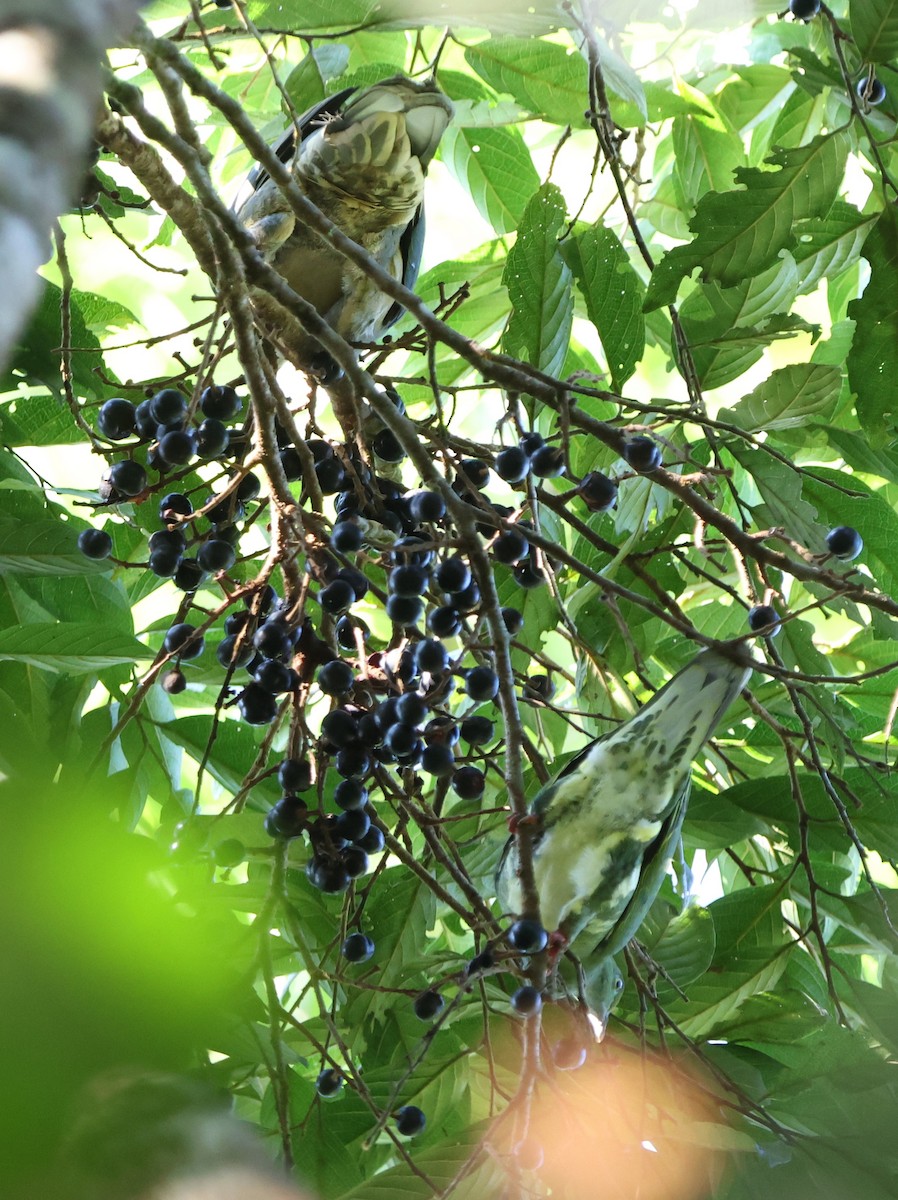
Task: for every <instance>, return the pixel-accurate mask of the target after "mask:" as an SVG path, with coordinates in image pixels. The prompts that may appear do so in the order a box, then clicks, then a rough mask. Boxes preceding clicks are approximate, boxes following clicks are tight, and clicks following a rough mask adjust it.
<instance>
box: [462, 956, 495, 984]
mask: <svg viewBox="0 0 898 1200" xmlns="http://www.w3.org/2000/svg"><path fill="white" fill-rule="evenodd" d="M495 965H496V959H495V957H494V955H493V952H492V950H481V952H480V953H479V954H475V955H474V957H473V958H472V959H471V960H470V961H469V962H468V965H467V966H466V967H465V974H466V975H467V976H468V977H469V978H470V977H471V976H472V975H479V974H480V972H481V971H488V970H489V969H490V967H494V966H495Z"/></svg>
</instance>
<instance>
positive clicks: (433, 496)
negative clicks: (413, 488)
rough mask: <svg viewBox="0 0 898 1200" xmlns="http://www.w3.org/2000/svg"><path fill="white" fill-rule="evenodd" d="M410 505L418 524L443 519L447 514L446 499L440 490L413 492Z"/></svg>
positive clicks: (409, 501) (410, 510) (412, 515)
mask: <svg viewBox="0 0 898 1200" xmlns="http://www.w3.org/2000/svg"><path fill="white" fill-rule="evenodd" d="M408 505H409V512H410V513H411V517H412V520H413V521H415V522H416V523H418V524H424V523H425V522H434V521H442V519H443V517H445V515H446V501H445V500H444V499H443V497H442V496H441V495H440V494H439V493H438V492H428V491H420V492H413V493H412V495H411V496H409V499H408Z"/></svg>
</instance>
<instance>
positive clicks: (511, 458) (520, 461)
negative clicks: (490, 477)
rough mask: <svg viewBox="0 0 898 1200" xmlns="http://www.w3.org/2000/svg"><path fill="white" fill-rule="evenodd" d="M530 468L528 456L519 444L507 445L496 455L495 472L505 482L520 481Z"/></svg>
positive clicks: (525, 476) (524, 477)
mask: <svg viewBox="0 0 898 1200" xmlns="http://www.w3.org/2000/svg"><path fill="white" fill-rule="evenodd" d="M529 470H530V458H529V456H528V455H527V454H526V453H525V452H524V450H522V449H521V447H520V446H508V447H507V448H506V449H505V450H500V451H499V453H498V454H497V455H496V474H497V475H498V476H499V478H500V479H504V480H505V481H506V483H521V481H522V480H524V479H526V478H527V472H528V471H529Z"/></svg>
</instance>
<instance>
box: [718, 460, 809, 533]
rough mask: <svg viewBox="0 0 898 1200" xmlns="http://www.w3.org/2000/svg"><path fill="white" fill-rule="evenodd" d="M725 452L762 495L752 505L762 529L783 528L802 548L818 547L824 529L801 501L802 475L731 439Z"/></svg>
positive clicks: (806, 504)
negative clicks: (742, 469) (738, 463)
mask: <svg viewBox="0 0 898 1200" xmlns="http://www.w3.org/2000/svg"><path fill="white" fill-rule="evenodd" d="M727 449H728V450H729V451H730V453H731V454H732V455H733V457H734V458H735V459H736V460H737V461H738V462H740V463H741V464H742V466H743V467H745V469H746V471H748V473H749V475H751V477H752V479H753V480H754V482H755V486H756V487H757V489H758V491H759V492H760V494H761V503H760V504H757V505H756V504H753V505H752V508H753V509H754V511H755V513H756V514H757V521H758V524H759V526H760V528H762V529H765V528H766V529H769V528H783V529H785V530H786V532H787V533H788V534H789V536H790V537H793V538H795V539H796V541H799V542H801V543H802V544H803V545H805V546H819V545H820V542H821V539H822V538H824V537H825V535H826V530H825V529H824V528H823V527H822V526H821V525H820V524H819V522H818V521H817V510H816V509H815V508H814V506H813V505H812V504H809V503H808V502H807V500H804V499H803V498H802V476H801V474H800V473H799V472H798V471H796V470H794V469H792V468H790V467H789V466H787V465H786V464H785V463H782V462H779V461H777V460H776V459H775V458H771V456H770V455H769V454H767V453H766V452H765V451H764V450H763V449H757V450H751V449H749V448H748V447H747V446H746V445H745V443H744V442H736V441H735V440H731V441H728V442H727Z"/></svg>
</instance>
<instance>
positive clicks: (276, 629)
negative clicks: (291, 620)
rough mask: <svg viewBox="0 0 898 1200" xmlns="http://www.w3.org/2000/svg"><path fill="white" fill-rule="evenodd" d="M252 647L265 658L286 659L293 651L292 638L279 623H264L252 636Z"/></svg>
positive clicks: (274, 621) (286, 628)
mask: <svg viewBox="0 0 898 1200" xmlns="http://www.w3.org/2000/svg"><path fill="white" fill-rule="evenodd" d="M253 645H254V646H255V648H256V649H257V650H258V651H259V653H260V654H262V655H264V657H265V658H287V657H288V656H289V654H290V652H291V650H292V649H293V636H292V633H291V631H290V630H289V629H288V627H287V626H286V625H284V624H283V623H282V622H281V621H278V620H270V621H265V622H264V624H262V625H260V626H259V628H258V629H257V630H256V632H255V634H254V635H253Z"/></svg>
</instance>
